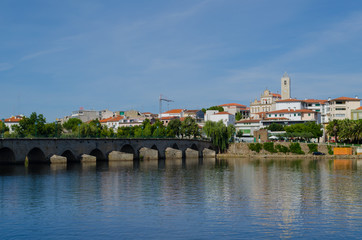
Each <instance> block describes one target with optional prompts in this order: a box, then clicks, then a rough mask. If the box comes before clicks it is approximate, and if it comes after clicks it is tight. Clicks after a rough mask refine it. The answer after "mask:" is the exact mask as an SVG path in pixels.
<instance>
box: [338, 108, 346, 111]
mask: <svg viewBox="0 0 362 240" xmlns="http://www.w3.org/2000/svg"><path fill="white" fill-rule="evenodd" d="M344 110H346V108H336V111H344Z"/></svg>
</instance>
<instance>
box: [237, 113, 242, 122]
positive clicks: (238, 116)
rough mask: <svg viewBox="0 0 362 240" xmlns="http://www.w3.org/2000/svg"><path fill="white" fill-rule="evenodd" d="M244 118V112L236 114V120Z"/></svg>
mask: <svg viewBox="0 0 362 240" xmlns="http://www.w3.org/2000/svg"><path fill="white" fill-rule="evenodd" d="M242 118H243V114H242V113H241V112H237V113H236V114H235V120H236V121H240V120H241V119H242Z"/></svg>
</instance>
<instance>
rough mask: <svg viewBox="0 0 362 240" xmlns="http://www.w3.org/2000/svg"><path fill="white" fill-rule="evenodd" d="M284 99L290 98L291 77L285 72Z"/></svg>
mask: <svg viewBox="0 0 362 240" xmlns="http://www.w3.org/2000/svg"><path fill="white" fill-rule="evenodd" d="M281 90H282V100H283V99H289V98H290V77H289V76H288V74H287V73H284V75H283V77H282V82H281Z"/></svg>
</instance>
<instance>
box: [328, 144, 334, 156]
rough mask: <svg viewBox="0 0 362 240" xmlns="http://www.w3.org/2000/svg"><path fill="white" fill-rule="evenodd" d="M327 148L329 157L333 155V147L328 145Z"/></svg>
mask: <svg viewBox="0 0 362 240" xmlns="http://www.w3.org/2000/svg"><path fill="white" fill-rule="evenodd" d="M327 148H328V154H329V155H333V150H332V146H331V145H327Z"/></svg>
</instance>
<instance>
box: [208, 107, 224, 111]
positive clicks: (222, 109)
mask: <svg viewBox="0 0 362 240" xmlns="http://www.w3.org/2000/svg"><path fill="white" fill-rule="evenodd" d="M207 110H218V111H219V112H223V111H224V108H223V107H221V106H212V107H209V108H208V109H207ZM205 112H206V111H205Z"/></svg>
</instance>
